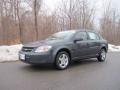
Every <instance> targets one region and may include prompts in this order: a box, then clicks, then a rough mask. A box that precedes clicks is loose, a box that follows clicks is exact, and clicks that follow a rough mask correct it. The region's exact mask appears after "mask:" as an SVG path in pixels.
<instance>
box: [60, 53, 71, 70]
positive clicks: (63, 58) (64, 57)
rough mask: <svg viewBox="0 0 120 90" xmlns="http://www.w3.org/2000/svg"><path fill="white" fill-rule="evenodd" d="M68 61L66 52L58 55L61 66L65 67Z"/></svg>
mask: <svg viewBox="0 0 120 90" xmlns="http://www.w3.org/2000/svg"><path fill="white" fill-rule="evenodd" d="M68 63H69V58H68V56H67V55H66V54H62V55H60V57H59V60H58V64H59V66H60V67H61V68H66V67H67V65H68Z"/></svg>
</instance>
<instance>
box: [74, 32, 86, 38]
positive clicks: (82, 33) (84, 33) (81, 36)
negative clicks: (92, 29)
mask: <svg viewBox="0 0 120 90" xmlns="http://www.w3.org/2000/svg"><path fill="white" fill-rule="evenodd" d="M75 39H83V40H87V33H86V32H78V33H77V34H76V36H75Z"/></svg>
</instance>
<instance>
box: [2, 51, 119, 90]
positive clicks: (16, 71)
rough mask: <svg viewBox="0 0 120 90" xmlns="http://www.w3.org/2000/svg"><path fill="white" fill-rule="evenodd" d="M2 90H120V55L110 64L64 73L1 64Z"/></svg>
mask: <svg viewBox="0 0 120 90" xmlns="http://www.w3.org/2000/svg"><path fill="white" fill-rule="evenodd" d="M0 90H120V53H109V54H108V56H107V61H106V62H97V61H96V59H91V60H90V59H89V60H86V61H81V62H79V63H73V64H72V65H71V66H70V67H69V68H68V69H67V70H64V71H57V70H55V69H54V68H53V67H51V66H39V67H33V66H30V65H27V64H24V63H22V62H11V63H0Z"/></svg>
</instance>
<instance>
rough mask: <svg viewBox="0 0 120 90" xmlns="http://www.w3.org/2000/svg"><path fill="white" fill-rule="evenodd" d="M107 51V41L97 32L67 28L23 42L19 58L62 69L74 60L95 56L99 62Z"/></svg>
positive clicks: (104, 57)
mask: <svg viewBox="0 0 120 90" xmlns="http://www.w3.org/2000/svg"><path fill="white" fill-rule="evenodd" d="M107 51H108V43H107V41H106V40H104V39H103V38H102V36H100V35H99V34H98V33H95V32H93V31H84V30H68V31H62V32H58V33H55V34H53V35H51V36H50V37H48V38H46V39H45V40H41V41H36V42H32V43H28V44H25V45H24V46H23V47H22V49H21V51H20V52H19V59H20V60H21V61H22V62H25V63H29V64H54V66H55V67H56V68H57V69H60V70H63V69H66V68H67V67H68V66H69V64H70V62H71V61H74V60H80V59H88V58H97V59H98V61H100V62H102V61H105V59H106V53H107Z"/></svg>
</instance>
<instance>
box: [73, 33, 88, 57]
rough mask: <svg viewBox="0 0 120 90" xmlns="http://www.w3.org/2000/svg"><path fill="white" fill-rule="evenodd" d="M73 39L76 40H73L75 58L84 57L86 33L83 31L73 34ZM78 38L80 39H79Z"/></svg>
mask: <svg viewBox="0 0 120 90" xmlns="http://www.w3.org/2000/svg"><path fill="white" fill-rule="evenodd" d="M74 40H77V41H76V42H74V48H75V56H76V58H79V59H80V58H85V57H86V56H88V42H87V40H88V36H87V33H86V32H84V31H80V32H78V33H77V34H76V35H75V36H74ZM79 40H80V41H79Z"/></svg>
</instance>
